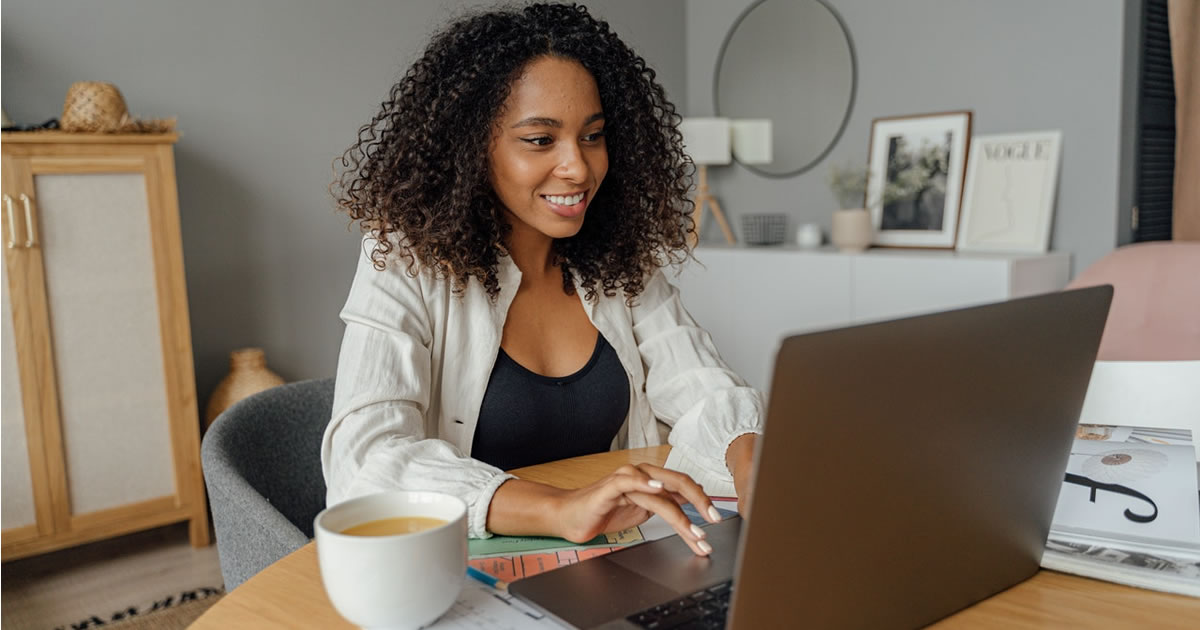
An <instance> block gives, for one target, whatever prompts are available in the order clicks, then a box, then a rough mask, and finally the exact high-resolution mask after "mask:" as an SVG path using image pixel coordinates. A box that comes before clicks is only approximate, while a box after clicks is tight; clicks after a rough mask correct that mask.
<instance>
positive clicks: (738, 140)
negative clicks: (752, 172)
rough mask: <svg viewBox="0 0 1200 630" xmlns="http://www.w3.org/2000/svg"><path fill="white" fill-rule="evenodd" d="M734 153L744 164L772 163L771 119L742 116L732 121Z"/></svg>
mask: <svg viewBox="0 0 1200 630" xmlns="http://www.w3.org/2000/svg"><path fill="white" fill-rule="evenodd" d="M730 128H731V129H732V132H733V133H732V135H733V155H734V157H736V158H737V161H738V162H741V163H742V164H770V163H771V160H772V159H773V158H772V152H771V121H770V120H769V119H767V118H742V119H738V120H734V121H733V122H731V123H730Z"/></svg>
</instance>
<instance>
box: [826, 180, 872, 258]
mask: <svg viewBox="0 0 1200 630" xmlns="http://www.w3.org/2000/svg"><path fill="white" fill-rule="evenodd" d="M829 190H831V191H833V196H834V197H836V198H837V200H838V207H839V209H838V210H835V211H834V212H833V229H832V230H831V232H830V240H831V241H832V242H833V244H834V246H835V247H837V248H838V249H839V250H841V251H843V252H861V251H863V250H865V249H867V248H868V247H870V245H871V240H872V238H873V235H874V230H873V229H872V228H871V213H869V212H867V210H866V208H861V207H859V205H858V204H860V203H863V202H864V197H865V196H866V194H867V169H866V168H863V167H861V166H858V165H856V164H853V163H849V164H846V165H844V166H838V165H837V164H834V165H833V166H832V167H831V168H830V169H829Z"/></svg>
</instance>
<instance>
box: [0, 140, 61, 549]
mask: <svg viewBox="0 0 1200 630" xmlns="http://www.w3.org/2000/svg"><path fill="white" fill-rule="evenodd" d="M3 160H4V164H3V170H4V178H3V179H4V195H3V201H2V202H0V222H2V223H0V225H2V226H3V227H2V231H3V240H2V241H0V242H3V243H4V245H3V250H0V251H2V252H3V255H2V256H0V294H2V295H0V336H2V339H0V354H2V355H3V356H2V357H0V361H2V364H0V380H2V381H3V383H2V384H0V388H2V389H0V433H2V434H3V436H4V439H3V440H0V458H2V459H0V462H3V471H2V474H3V477H2V479H3V494H4V501H3V507H2V509H0V529H3V530H4V546H5V548H6V549H7V548H8V547H9V546H10V545H14V544H21V543H25V542H28V541H31V540H34V539H36V538H38V537H39V536H44V535H48V534H50V533H51V532H53V531H54V520H53V513H52V510H51V506H50V491H49V480H48V477H47V471H46V461H45V460H46V458H45V450H44V444H43V439H42V430H41V424H40V422H39V420H40V415H41V414H40V411H39V404H40V400H39V396H38V372H39V370H38V367H37V364H36V362H33V361H30V360H29V359H31V358H32V357H33V356H34V355H35V354H36V353H35V352H34V351H33V343H34V340H33V338H32V335H31V333H32V329H31V325H30V319H29V309H28V308H27V306H28V299H27V295H28V292H29V291H28V285H27V283H26V282H25V277H26V274H25V270H26V269H27V268H28V267H29V263H30V260H31V258H30V257H31V255H32V250H30V249H29V248H28V247H27V246H26V232H25V229H24V222H23V218H24V203H23V200H24V199H25V197H23V196H22V195H21V191H20V187H19V186H18V185H17V181H18V176H17V172H18V171H20V170H22V169H21V167H22V166H23V163H20V162H19V161H15V160H13V159H11V158H10V157H9V156H4V158H3ZM14 296H16V299H14ZM22 358H24V359H26V360H25V361H22Z"/></svg>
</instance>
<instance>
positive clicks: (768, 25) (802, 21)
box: [713, 0, 857, 177]
mask: <svg viewBox="0 0 1200 630" xmlns="http://www.w3.org/2000/svg"><path fill="white" fill-rule="evenodd" d="M856 74H857V68H856V67H855V62H854V48H853V46H852V45H851V43H850V34H849V32H848V31H847V30H846V27H845V25H844V24H842V21H841V18H840V17H838V15H837V14H836V13H834V11H833V9H832V8H830V7H829V6H828V5H826V4H825V3H824V2H822V1H821V0H774V1H772V0H759V2H756V3H755V4H753V5H751V6H750V7H749V8H748V9H746V11H745V12H744V13H742V15H741V17H739V18H738V19H737V21H736V22H734V24H733V28H731V29H730V30H729V35H728V36H726V37H725V43H724V44H723V45H722V46H721V55H720V57H718V58H717V74H716V80H715V81H714V82H713V83H714V85H713V100H714V101H715V103H714V105H715V107H716V111H717V115H718V116H723V117H726V118H732V119H740V118H755V119H764V118H765V119H769V120H770V121H771V143H772V153H773V155H772V160H771V162H770V163H768V164H748V163H746V161H741V160H739V161H740V162H742V164H743V165H744V166H746V168H749V169H750V170H752V171H754V172H756V173H759V174H761V175H767V176H770V177H789V176H792V175H798V174H800V173H803V172H804V171H807V170H808V169H810V168H812V167H813V166H815V165H816V164H817V163H818V162H820V161H821V159H822V158H824V157H825V154H826V153H828V152H829V151H830V149H832V148H833V145H834V144H835V143H836V142H837V139H838V138H839V137H840V136H841V135H842V130H843V129H845V127H846V122H847V120H849V118H850V109H851V107H852V106H853V104H854V86H855V80H856V76H855V75H856ZM733 157H734V159H737V158H738V155H737V151H736V150H735V151H734V156H733Z"/></svg>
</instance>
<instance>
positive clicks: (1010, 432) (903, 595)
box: [509, 286, 1112, 630]
mask: <svg viewBox="0 0 1200 630" xmlns="http://www.w3.org/2000/svg"><path fill="white" fill-rule="evenodd" d="M1111 298H1112V287H1109V286H1104V287H1093V288H1088V289H1080V290H1073V291H1064V292H1061V293H1053V294H1047V295H1041V296H1035V297H1029V298H1022V299H1016V300H1011V301H1008V302H1002V303H998V304H990V305H985V306H979V307H973V308H966V309H961V310H954V311H948V312H943V313H935V314H932V315H924V316H919V317H910V318H906V319H899V320H894V321H888V322H883V323H876V324H867V325H862V326H855V327H851V328H843V329H838V330H831V331H827V332H818V333H812V334H805V335H799V336H793V337H788V338H787V339H785V340H784V341H783V343H782V345H781V347H780V350H779V354H778V356H777V357H776V361H775V371H774V378H773V382H772V386H771V398H770V403H769V406H768V410H767V421H766V425H765V428H764V433H763V436H762V438H761V439H760V440H759V441H758V445H759V446H758V453H757V457H756V468H755V491H754V496H753V499H752V502H751V505H750V506H749V516H748V517H747V518H746V519H742V518H739V517H734V518H730V519H727V520H725V521H723V522H721V523H716V524H712V525H708V526H706V531H707V536H708V540H709V541H710V542H711V544H712V546H713V548H714V551H713V553H712V554H711V555H710V556H709V557H707V558H704V557H698V556H695V555H693V554H692V552H691V551H690V550H689V549H688V547H687V546H686V545H685V544H684V543H683V542H682V541H680V540H679V539H678V538H677V537H675V536H672V537H669V538H664V539H661V540H658V541H654V542H649V543H643V544H641V545H637V546H634V547H629V548H626V549H623V550H620V551H616V552H613V553H611V554H608V555H604V556H601V557H598V558H594V559H591V560H587V561H584V562H580V563H578V564H574V565H571V566H569V567H564V568H561V569H557V570H555V571H550V572H547V573H542V574H539V575H536V576H533V577H529V578H526V579H523V580H518V581H516V582H514V583H512V584H511V585H510V586H509V592H510V593H512V594H514V595H515V596H517V597H518V598H520V599H522V600H524V601H525V602H527V603H529V604H531V605H532V606H534V607H536V608H538V609H540V610H542V611H544V612H545V613H547V614H548V615H550V616H551V617H553V618H555V619H557V620H558V621H560V622H562V623H565V624H567V625H571V626H575V627H579V628H597V627H599V628H606V629H608V628H640V627H651V628H666V627H718V628H719V627H721V626H722V625H725V626H726V627H728V628H733V629H735V630H744V629H751V628H784V627H799V626H800V625H803V626H805V627H813V628H914V627H919V626H924V625H927V624H929V623H932V622H934V621H937V620H938V619H941V618H943V617H945V616H947V615H949V614H951V613H954V612H955V611H958V610H961V609H962V608H965V607H967V606H970V605H971V604H973V603H975V602H978V601H980V600H982V599H985V598H987V597H989V596H991V595H994V594H995V593H998V592H1000V591H1002V590H1004V589H1006V588H1008V587H1010V586H1012V585H1014V584H1017V583H1019V582H1021V581H1023V580H1025V579H1026V578H1029V577H1030V576H1032V575H1033V574H1034V573H1036V572H1037V570H1038V564H1039V562H1040V560H1041V556H1042V549H1043V548H1044V546H1045V542H1046V536H1047V534H1048V533H1049V530H1050V520H1051V517H1052V516H1053V513H1054V506H1055V502H1056V501H1057V498H1058V492H1059V489H1060V488H1061V486H1062V480H1063V472H1064V471H1065V470H1066V466H1067V456H1068V454H1069V451H1070V447H1071V444H1072V440H1073V438H1074V435H1075V428H1076V425H1077V423H1078V420H1079V412H1080V409H1081V407H1082V405H1083V400H1084V395H1085V393H1086V391H1087V386H1088V380H1089V378H1090V376H1091V371H1092V364H1093V363H1094V361H1095V359H1096V351H1097V348H1098V347H1099V344H1100V335H1101V333H1102V331H1103V329H1104V322H1105V319H1106V317H1107V314H1108V306H1109V303H1110V301H1111Z"/></svg>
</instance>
